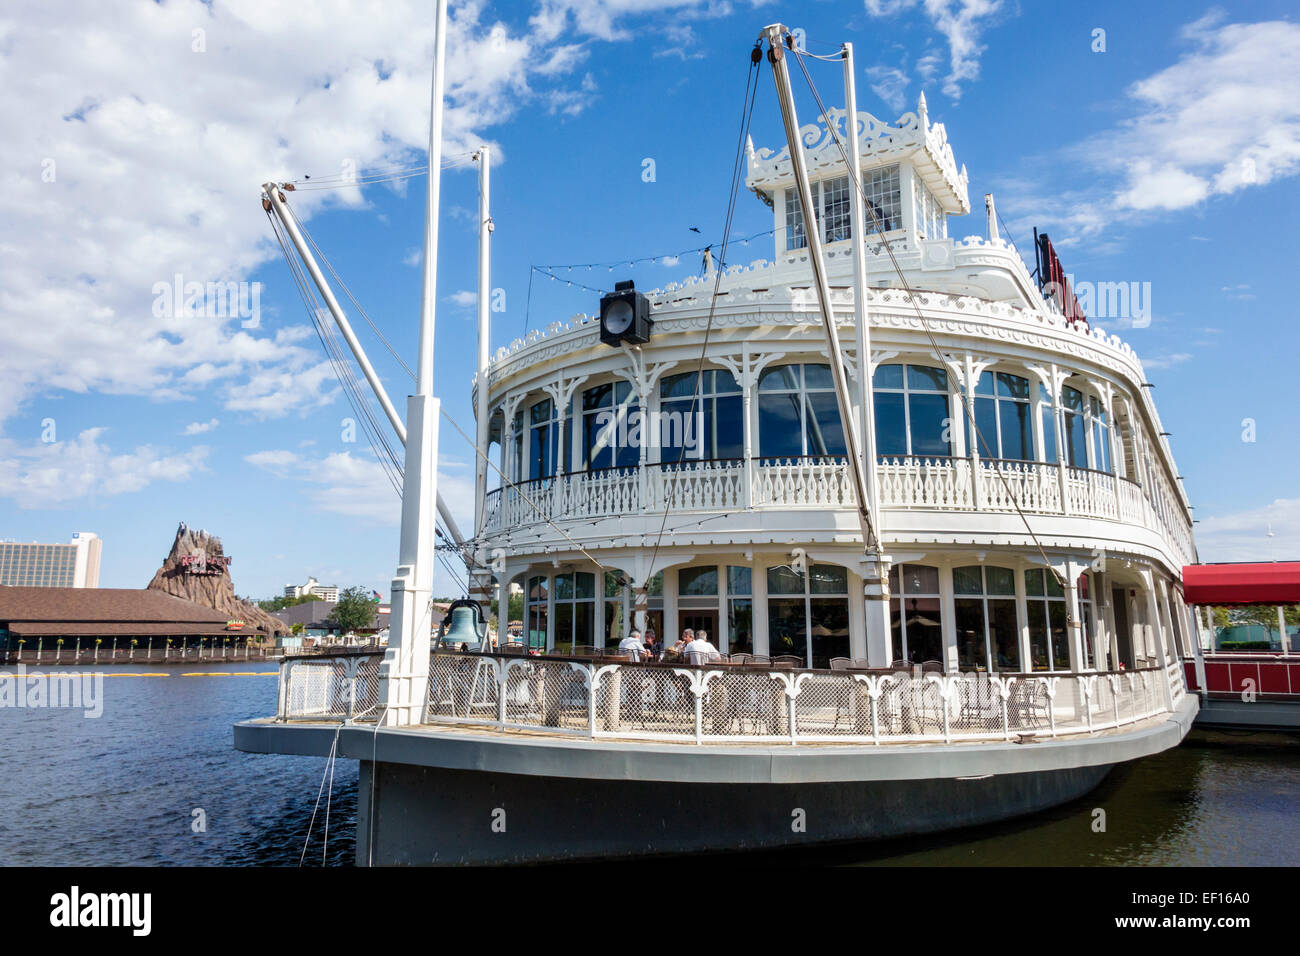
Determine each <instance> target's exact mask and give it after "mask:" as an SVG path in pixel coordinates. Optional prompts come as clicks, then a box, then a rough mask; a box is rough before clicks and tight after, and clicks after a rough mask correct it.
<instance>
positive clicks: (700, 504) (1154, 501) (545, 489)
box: [487, 456, 1195, 562]
mask: <svg viewBox="0 0 1300 956" xmlns="http://www.w3.org/2000/svg"><path fill="white" fill-rule="evenodd" d="M876 476H877V481H878V482H879V488H880V504H881V507H882V508H889V509H897V510H927V511H958V512H974V511H985V512H1002V513H1014V512H1015V511H1016V510H1017V508H1019V510H1021V511H1024V512H1026V513H1029V514H1049V515H1061V514H1065V515H1078V516H1082V517H1090V518H1101V519H1104V520H1107V521H1120V522H1124V523H1125V524H1133V525H1139V526H1142V527H1146V528H1149V529H1151V530H1153V531H1156V532H1158V533H1160V534H1162V535H1163V536H1164V537H1165V538H1166V540H1167V541H1169V542H1170V543H1171V544H1172V545H1173V546H1174V547H1175V549H1176V550H1177V551H1179V557H1180V558H1182V559H1183V560H1184V561H1185V562H1191V561H1192V560H1193V558H1194V553H1195V552H1194V551H1193V547H1192V535H1191V526H1190V524H1188V522H1187V521H1186V520H1185V518H1183V517H1182V515H1181V513H1180V512H1179V511H1178V509H1176V508H1174V507H1172V506H1170V504H1169V498H1168V495H1167V494H1165V493H1163V491H1162V490H1161V489H1157V490H1156V491H1154V492H1152V493H1150V494H1148V492H1147V490H1146V489H1144V488H1143V487H1142V486H1140V485H1138V484H1136V483H1135V482H1132V481H1129V480H1128V479H1126V478H1121V477H1119V476H1118V475H1111V474H1107V473H1105V472H1100V471H1092V470H1090V469H1087V468H1071V467H1064V468H1063V467H1061V466H1060V465H1058V464H1057V463H1055V462H1046V463H1045V462H1034V461H1002V460H980V461H978V462H977V463H975V465H974V466H972V463H971V461H970V460H969V459H966V458H946V457H930V458H924V457H888V456H886V457H882V458H881V459H880V461H879V463H878V465H877V468H876ZM747 488H748V489H749V493H748V500H749V502H750V503H751V504H752V506H753V507H755V508H780V509H791V508H852V507H854V506H856V504H857V495H856V492H855V489H854V485H853V480H852V476H851V475H850V473H849V470H848V465H847V464H846V462H845V460H844V459H843V458H838V457H806V458H772V459H752V460H750V461H748V462H746V461H742V460H719V461H688V462H682V463H666V464H659V465H650V466H647V468H646V469H645V472H644V474H643V473H642V471H641V469H639V468H611V469H606V470H603V471H587V472H578V473H576V474H570V475H562V476H559V477H557V478H543V479H538V480H534V481H529V482H523V483H521V484H520V485H519V486H518V487H517V488H508V489H506V490H505V492H504V497H503V493H502V492H501V491H500V490H497V491H493V492H491V493H490V494H489V495H488V500H487V529H488V531H489V532H497V531H501V530H504V529H508V528H517V527H521V526H524V525H529V524H533V523H536V522H539V521H548V520H571V519H583V518H601V517H612V516H617V515H627V514H636V513H638V512H650V513H653V512H662V511H663V510H664V509H665V508H667V509H669V510H670V511H674V512H692V511H695V512H699V511H714V512H720V511H734V510H738V509H742V508H744V507H746V498H747V495H746V489H747Z"/></svg>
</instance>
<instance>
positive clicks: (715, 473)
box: [649, 459, 745, 511]
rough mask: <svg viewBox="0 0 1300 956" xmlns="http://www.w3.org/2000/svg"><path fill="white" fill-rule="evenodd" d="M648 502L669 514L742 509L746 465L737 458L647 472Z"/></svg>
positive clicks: (665, 466)
mask: <svg viewBox="0 0 1300 956" xmlns="http://www.w3.org/2000/svg"><path fill="white" fill-rule="evenodd" d="M649 479H650V484H651V494H650V499H651V501H654V502H657V504H656V505H655V507H657V508H664V507H667V508H668V509H669V510H671V511H733V510H735V509H737V508H743V507H745V463H744V462H743V461H741V460H739V459H733V460H721V461H702V462H698V463H697V462H680V463H665V464H663V465H660V466H659V467H658V468H652V469H650V471H649Z"/></svg>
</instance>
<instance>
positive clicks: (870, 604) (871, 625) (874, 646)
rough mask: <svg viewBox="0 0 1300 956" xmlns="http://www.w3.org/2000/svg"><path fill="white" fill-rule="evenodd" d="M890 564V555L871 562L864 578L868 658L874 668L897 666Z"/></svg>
mask: <svg viewBox="0 0 1300 956" xmlns="http://www.w3.org/2000/svg"><path fill="white" fill-rule="evenodd" d="M890 563H891V561H890V558H889V555H882V556H881V560H880V561H879V562H876V561H870V560H869V561H867V562H866V564H865V566H864V570H863V574H862V597H863V625H864V627H863V630H864V631H865V638H866V655H865V656H866V658H867V662H868V663H869V664H870V665H871V666H872V667H888V666H889V665H890V664H891V663H893V653H894V649H893V647H892V645H891V641H892V634H891V632H890V628H889V624H890V622H889V597H890V595H889V567H890ZM855 656H856V655H855Z"/></svg>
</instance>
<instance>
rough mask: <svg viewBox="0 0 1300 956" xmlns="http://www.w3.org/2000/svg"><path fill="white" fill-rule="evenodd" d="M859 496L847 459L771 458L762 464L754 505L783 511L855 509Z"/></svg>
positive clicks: (759, 466) (755, 489) (755, 480)
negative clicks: (795, 509) (855, 489)
mask: <svg viewBox="0 0 1300 956" xmlns="http://www.w3.org/2000/svg"><path fill="white" fill-rule="evenodd" d="M857 501H858V499H857V494H856V493H855V491H854V488H853V479H852V478H851V477H850V475H849V469H848V464H847V463H846V462H845V461H844V459H843V458H828V457H822V458H771V459H764V460H762V461H760V462H759V463H758V467H757V474H756V476H755V479H754V504H755V505H757V506H760V507H779V508H852V507H854V506H856V505H857Z"/></svg>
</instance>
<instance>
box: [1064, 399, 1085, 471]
mask: <svg viewBox="0 0 1300 956" xmlns="http://www.w3.org/2000/svg"><path fill="white" fill-rule="evenodd" d="M1061 414H1062V416H1064V423H1065V424H1064V427H1065V463H1066V464H1067V465H1069V466H1070V467H1072V468H1087V467H1088V434H1087V429H1086V425H1087V422H1086V421H1085V418H1084V414H1083V392H1081V391H1079V390H1078V389H1077V388H1070V386H1068V385H1065V386H1063V387H1062V388H1061Z"/></svg>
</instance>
